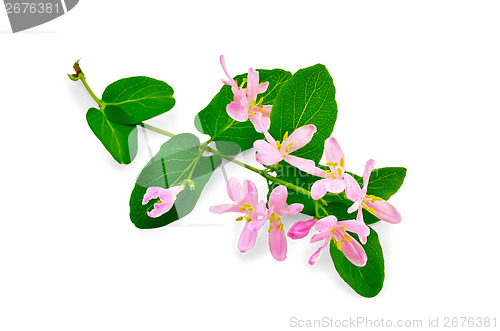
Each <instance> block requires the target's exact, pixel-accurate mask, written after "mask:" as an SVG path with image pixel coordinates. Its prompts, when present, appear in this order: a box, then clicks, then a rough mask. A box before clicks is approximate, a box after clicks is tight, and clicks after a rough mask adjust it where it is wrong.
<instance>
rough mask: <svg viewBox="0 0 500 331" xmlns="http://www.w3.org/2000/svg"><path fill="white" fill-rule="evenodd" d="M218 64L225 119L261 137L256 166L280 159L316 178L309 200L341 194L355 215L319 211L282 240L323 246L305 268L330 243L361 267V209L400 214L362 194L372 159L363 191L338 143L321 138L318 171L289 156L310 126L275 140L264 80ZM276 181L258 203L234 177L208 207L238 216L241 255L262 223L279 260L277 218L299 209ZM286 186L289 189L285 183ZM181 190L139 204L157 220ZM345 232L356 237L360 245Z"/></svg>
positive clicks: (364, 231)
mask: <svg viewBox="0 0 500 331" xmlns="http://www.w3.org/2000/svg"><path fill="white" fill-rule="evenodd" d="M220 62H221V65H222V69H223V71H224V73H225V74H226V76H227V80H222V81H223V83H224V84H226V85H229V86H231V91H232V93H233V101H232V102H230V103H229V104H228V105H227V107H226V111H227V114H228V116H230V117H231V118H232V119H234V120H235V121H240V122H243V121H247V120H250V121H251V122H252V123H253V125H254V127H255V130H256V131H257V132H259V133H262V134H263V135H264V138H265V139H263V140H257V141H255V142H254V145H253V146H254V149H255V151H256V156H255V157H256V160H257V162H259V163H260V164H262V165H263V166H265V167H271V166H275V165H277V164H279V163H280V162H281V161H285V162H287V163H289V164H290V165H292V166H294V167H296V168H298V169H300V170H302V171H304V172H306V173H309V174H311V175H313V176H316V177H319V179H318V180H317V181H316V182H314V184H313V185H312V187H311V191H310V192H309V195H310V197H311V198H312V199H314V200H319V199H322V198H323V197H324V196H325V195H326V194H328V193H332V194H339V195H340V194H342V195H343V197H346V198H347V199H349V200H351V201H352V206H350V207H349V208H348V209H347V212H348V213H349V214H350V213H354V212H355V211H357V214H356V217H355V218H353V219H349V220H340V221H339V220H338V219H337V218H336V217H335V216H334V215H329V212H331V210H330V211H329V212H325V217H323V218H320V217H319V215H318V212H316V214H315V215H314V218H312V219H310V220H307V221H300V222H297V223H295V224H293V225H292V226H291V227H290V229H289V231H288V233H287V235H288V237H289V238H291V239H301V238H304V237H306V236H307V235H308V234H309V232H310V231H311V230H312V229H313V228H314V229H315V230H316V231H317V233H316V234H314V235H313V236H312V237H311V240H310V241H311V243H316V242H320V241H323V242H322V245H321V246H320V247H319V248H318V249H317V250H316V251H315V252H314V253H313V254H312V256H311V257H310V259H309V264H311V265H312V264H314V263H315V262H316V260H317V258H318V256H319V255H320V253H321V251H322V250H323V249H324V248H326V247H327V246H328V245H329V244H330V243H333V245H334V246H335V247H337V248H338V249H339V250H340V251H342V252H343V254H344V255H345V257H346V258H347V259H348V260H349V261H351V262H352V263H353V264H354V265H356V266H360V267H361V266H364V265H365V264H366V262H367V255H366V253H365V250H364V249H363V245H364V244H366V242H367V238H368V236H369V234H370V228H369V227H368V226H367V225H366V224H365V222H364V220H363V209H365V210H367V211H368V212H370V213H371V214H373V215H375V216H376V217H378V218H379V219H381V220H384V221H386V222H389V223H399V222H400V221H401V216H400V214H399V213H398V211H397V210H396V208H394V207H393V206H392V205H391V204H390V203H388V202H387V201H385V200H383V199H381V198H379V197H376V196H373V195H369V194H367V192H368V183H369V180H370V174H371V172H372V170H373V169H374V166H375V161H373V160H368V161H367V162H366V165H365V169H364V173H363V178H362V179H363V187H362V188H361V186H360V185H359V183H358V182H357V180H356V179H354V177H353V176H352V175H350V174H349V173H347V172H346V171H345V157H344V153H343V151H342V148H341V147H340V145H339V143H338V141H337V140H336V139H335V138H333V137H330V138H327V139H326V140H325V142H324V154H325V158H326V161H327V162H326V164H325V166H324V167H320V166H317V165H316V164H315V163H314V161H312V160H309V159H305V158H301V157H297V156H294V155H292V154H293V153H294V152H295V151H297V150H299V149H300V148H302V147H304V146H305V145H307V144H308V143H309V142H310V141H311V139H312V138H313V135H314V134H315V133H316V126H314V125H312V124H308V125H304V126H302V127H299V128H297V129H296V130H295V131H294V132H292V133H291V134H290V135H289V134H288V132H286V133H285V135H284V136H283V137H282V138H281V137H280V138H279V139H281V140H276V138H274V137H273V136H272V135H271V134H270V133H269V131H268V130H269V127H270V114H271V111H272V106H270V105H263V98H262V97H261V98H260V99H259V101H257V98H258V94H261V93H264V92H265V91H266V90H267V88H268V87H269V82H263V83H260V82H259V73H258V72H257V71H255V70H254V69H253V68H250V69H249V70H248V75H247V78H246V79H243V81H242V82H241V83H240V84H239V85H238V82H236V80H235V79H233V78H232V76H231V75H229V73H228V71H227V69H226V64H225V60H224V56H221V57H220ZM270 169H271V168H270ZM268 179H269V178H268ZM276 182H277V183H278V184H283V185H278V186H276V187H275V188H274V189H273V191H272V192H271V193H270V195H269V200H268V201H267V203H266V202H265V201H263V200H259V197H258V192H257V188H256V186H255V184H254V183H253V182H251V181H250V180H245V181H244V182H243V184H241V183H240V182H239V181H238V180H237V179H236V178H231V179H230V180H229V182H228V183H227V194H228V196H229V198H230V199H231V200H232V203H227V204H221V205H217V206H213V207H211V208H210V211H211V212H213V213H216V214H222V213H227V212H235V213H239V214H241V216H238V217H237V218H236V220H237V221H242V222H243V223H244V226H243V230H242V232H241V235H240V238H239V241H238V248H239V250H240V251H241V252H247V251H248V250H250V249H252V248H253V246H254V245H255V241H256V239H257V235H258V232H259V231H260V229H262V228H263V227H264V225H266V224H268V233H269V249H270V251H271V254H272V256H273V257H274V258H275V259H276V260H278V261H283V260H284V259H285V258H286V253H287V241H286V237H287V235H286V232H285V230H284V224H283V222H282V217H283V216H286V215H294V214H298V213H300V212H301V211H302V209H303V208H304V206H303V205H302V204H300V203H293V204H291V205H290V206H288V207H287V203H286V202H287V197H288V191H287V187H286V185H285V184H287V183H286V182H283V183H280V181H279V180H277V181H276ZM288 184H290V183H288ZM288 186H289V187H290V185H288ZM291 186H293V185H291ZM182 189H183V186H182V185H181V186H174V187H172V188H169V189H163V188H159V187H151V188H149V189H148V190H147V192H146V194H145V195H144V200H143V204H146V203H148V202H149V201H150V200H152V199H158V200H157V202H156V203H155V204H154V209H153V210H152V211H148V215H149V216H150V217H159V216H161V215H162V214H164V213H166V212H167V211H168V210H170V209H171V208H172V206H173V204H174V201H175V199H176V196H177V195H178V194H179V193H180V192H181V191H182ZM306 192H308V191H306ZM346 208H347V207H346ZM351 233H355V234H357V235H358V237H359V241H360V242H358V241H357V240H356V239H355V238H354V237H353V236H352V235H351Z"/></svg>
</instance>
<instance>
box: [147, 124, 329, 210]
mask: <svg viewBox="0 0 500 331" xmlns="http://www.w3.org/2000/svg"><path fill="white" fill-rule="evenodd" d="M141 126H142V127H143V128H145V129H148V130H151V131H154V132H156V133H159V134H162V135H164V136H167V137H173V136H174V134H173V133H170V132H168V131H164V130H162V129H159V128H156V127H154V126H152V125H149V124H145V123H141ZM202 146H203V148H204V149H205V150H206V151H208V152H210V153H213V154H215V155H218V156H220V157H221V158H223V159H226V160H228V161H230V162H232V163H234V164H237V165H239V166H240V167H243V168H245V169H248V170H250V171H253V172H255V173H257V174H259V175H261V176H262V177H264V178H266V179H267V180H269V181H271V182H273V183H276V184H279V185H283V186H285V187H287V188H289V189H291V190H294V191H297V192H299V193H301V194H304V195H306V196H308V197H311V192H310V191H308V190H306V189H303V188H302V187H298V186H297V185H294V184H292V183H289V182H287V181H284V180H282V179H279V178H276V177H274V176H271V175H270V174H268V173H267V172H266V171H265V170H260V169H257V168H255V167H252V166H251V165H249V164H246V163H244V162H241V161H238V160H236V159H235V158H234V157H232V156H229V155H225V154H222V153H221V152H219V151H218V150H216V149H213V148H212V147H210V146H208V145H207V143H203V144H202ZM318 205H319V204H318ZM319 208H321V209H322V210H323V211H324V212H325V213H326V210H325V208H323V206H321V205H319Z"/></svg>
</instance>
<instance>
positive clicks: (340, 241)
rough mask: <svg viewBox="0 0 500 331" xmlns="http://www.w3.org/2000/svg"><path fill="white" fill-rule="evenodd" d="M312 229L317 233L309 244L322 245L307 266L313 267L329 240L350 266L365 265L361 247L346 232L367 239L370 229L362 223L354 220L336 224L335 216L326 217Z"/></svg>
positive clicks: (365, 259) (363, 252) (365, 257)
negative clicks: (317, 243) (316, 243)
mask: <svg viewBox="0 0 500 331" xmlns="http://www.w3.org/2000/svg"><path fill="white" fill-rule="evenodd" d="M314 228H315V229H316V230H318V231H319V233H317V234H315V235H314V236H313V237H312V238H311V243H314V242H317V241H320V240H324V242H323V245H321V247H320V248H319V249H318V250H317V251H316V252H315V253H314V254H313V255H312V256H311V258H310V259H309V264H311V265H313V264H314V263H315V262H316V260H317V258H318V256H319V254H320V253H321V251H322V250H323V249H324V248H325V247H326V246H327V245H328V244H329V243H330V240H333V242H334V243H335V244H336V245H337V248H338V249H339V250H341V251H342V252H343V253H344V255H345V257H346V258H347V259H348V260H349V261H351V262H352V264H354V265H356V266H358V267H363V266H364V265H366V261H367V256H366V253H365V250H364V249H363V246H361V244H360V243H358V242H357V241H356V240H355V239H354V238H353V237H352V236H351V235H349V234H348V233H347V232H346V231H350V232H354V233H357V234H358V235H359V237H360V238H361V237H365V238H366V237H367V236H368V235H369V234H370V228H369V227H367V226H366V225H365V224H364V223H362V222H358V221H355V220H349V221H340V222H337V218H336V217H335V216H327V217H325V218H322V219H320V220H319V221H318V222H316V224H315V225H314Z"/></svg>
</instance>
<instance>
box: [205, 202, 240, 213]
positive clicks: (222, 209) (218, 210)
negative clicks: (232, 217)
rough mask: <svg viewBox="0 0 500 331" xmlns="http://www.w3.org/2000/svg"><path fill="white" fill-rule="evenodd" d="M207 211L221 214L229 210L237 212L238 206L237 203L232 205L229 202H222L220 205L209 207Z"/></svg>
mask: <svg viewBox="0 0 500 331" xmlns="http://www.w3.org/2000/svg"><path fill="white" fill-rule="evenodd" d="M209 211H210V212H211V213H214V214H222V213H229V212H239V211H240V207H239V206H237V205H233V204H230V203H224V204H221V205H216V206H212V207H210V209H209Z"/></svg>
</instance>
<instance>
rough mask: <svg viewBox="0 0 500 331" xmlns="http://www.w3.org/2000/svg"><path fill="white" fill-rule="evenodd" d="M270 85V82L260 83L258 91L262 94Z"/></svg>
mask: <svg viewBox="0 0 500 331" xmlns="http://www.w3.org/2000/svg"><path fill="white" fill-rule="evenodd" d="M268 86H269V82H264V83H260V84H259V86H258V88H257V93H258V94H261V93H264V92H266V90H267V87H268Z"/></svg>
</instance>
